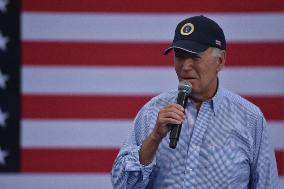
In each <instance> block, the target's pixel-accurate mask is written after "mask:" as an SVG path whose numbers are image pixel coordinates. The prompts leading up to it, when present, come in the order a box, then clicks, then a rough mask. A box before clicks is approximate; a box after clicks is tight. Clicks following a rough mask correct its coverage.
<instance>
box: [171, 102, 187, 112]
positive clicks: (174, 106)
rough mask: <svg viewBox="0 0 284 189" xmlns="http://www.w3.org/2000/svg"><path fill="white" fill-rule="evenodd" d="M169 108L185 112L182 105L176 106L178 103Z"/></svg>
mask: <svg viewBox="0 0 284 189" xmlns="http://www.w3.org/2000/svg"><path fill="white" fill-rule="evenodd" d="M167 107H168V108H176V109H178V110H180V111H182V112H184V108H183V107H182V106H181V105H179V104H176V103H173V104H170V105H169V106H167Z"/></svg>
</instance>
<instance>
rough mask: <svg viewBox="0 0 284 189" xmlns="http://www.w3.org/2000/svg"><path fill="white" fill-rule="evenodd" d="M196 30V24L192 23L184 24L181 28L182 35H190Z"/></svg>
mask: <svg viewBox="0 0 284 189" xmlns="http://www.w3.org/2000/svg"><path fill="white" fill-rule="evenodd" d="M193 31H194V25H193V24H192V23H190V22H189V23H186V24H184V25H183V26H182V27H181V29H180V34H181V35H190V34H191V33H192V32H193Z"/></svg>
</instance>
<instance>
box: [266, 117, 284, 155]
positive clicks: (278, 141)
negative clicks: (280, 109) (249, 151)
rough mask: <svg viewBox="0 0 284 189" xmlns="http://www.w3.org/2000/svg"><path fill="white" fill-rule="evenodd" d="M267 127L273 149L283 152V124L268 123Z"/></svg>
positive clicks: (276, 122)
mask: <svg viewBox="0 0 284 189" xmlns="http://www.w3.org/2000/svg"><path fill="white" fill-rule="evenodd" d="M268 125H269V127H268V133H269V136H270V139H271V143H272V145H273V147H274V148H275V149H282V150H284V122H283V121H270V122H268Z"/></svg>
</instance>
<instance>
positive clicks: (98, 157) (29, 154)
mask: <svg viewBox="0 0 284 189" xmlns="http://www.w3.org/2000/svg"><path fill="white" fill-rule="evenodd" d="M117 153H118V149H41V148H24V149H23V150H22V152H21V155H22V156H21V172H44V173H47V172H100V173H101V172H110V171H111V168H112V165H113V162H114V159H115V157H116V155H117ZM275 154H276V160H277V166H278V173H279V175H280V176H284V151H280V150H278V151H276V153H275Z"/></svg>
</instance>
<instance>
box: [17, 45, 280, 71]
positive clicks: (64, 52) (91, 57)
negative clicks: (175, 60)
mask: <svg viewBox="0 0 284 189" xmlns="http://www.w3.org/2000/svg"><path fill="white" fill-rule="evenodd" d="M168 45H169V43H87V42H86V43H79V42H29V41H25V42H23V43H22V47H23V48H22V49H23V53H22V54H23V56H22V58H23V60H22V62H23V63H24V64H29V65H78V66H79V65H102V66H171V65H172V64H171V62H172V57H171V56H163V55H162V52H163V50H164V49H165V48H166V47H168ZM283 49H284V43H282V42H278V43H272V42H271V43H269V42H267V43H229V44H228V49H227V51H228V53H227V55H228V56H227V66H284V56H283V55H282V51H283ZM101 55H107V56H101Z"/></svg>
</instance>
